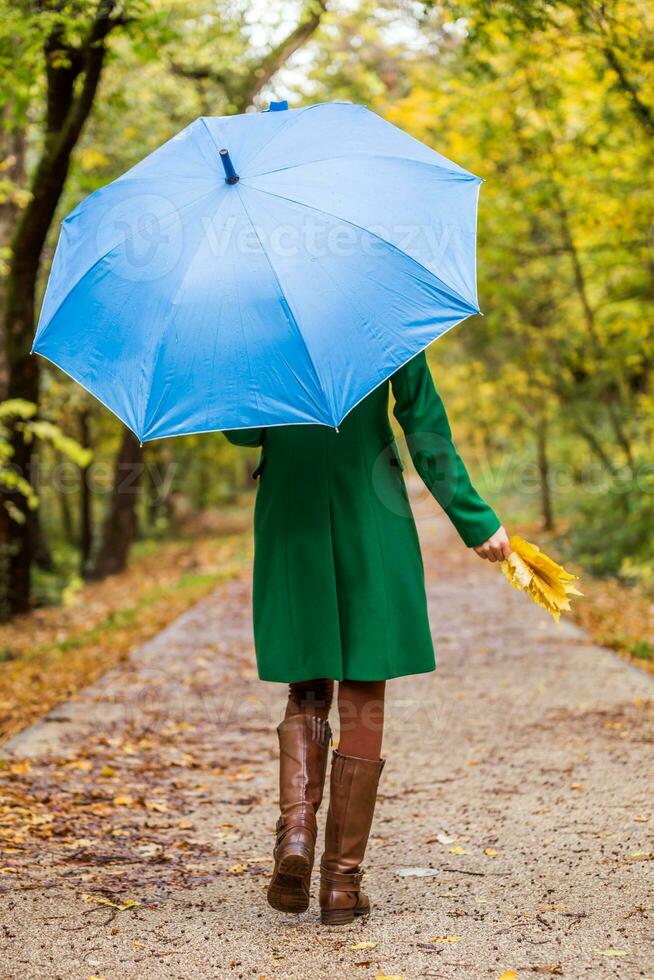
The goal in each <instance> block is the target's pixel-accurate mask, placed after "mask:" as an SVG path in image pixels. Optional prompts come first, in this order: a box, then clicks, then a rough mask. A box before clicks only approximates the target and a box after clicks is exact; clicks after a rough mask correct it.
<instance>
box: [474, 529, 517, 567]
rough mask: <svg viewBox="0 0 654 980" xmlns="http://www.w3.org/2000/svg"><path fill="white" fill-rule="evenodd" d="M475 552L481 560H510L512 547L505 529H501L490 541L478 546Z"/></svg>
mask: <svg viewBox="0 0 654 980" xmlns="http://www.w3.org/2000/svg"><path fill="white" fill-rule="evenodd" d="M475 551H476V553H477V554H478V555H479V557H480V558H485V559H486V560H487V561H504V559H505V558H508V557H509V555H510V554H511V545H510V544H509V536H508V534H507V533H506V531H505V530H504V527H499V528H498V529H497V531H496V532H495V534H493V535H491V537H490V538H489V539H488V541H484V543H483V544H478V545H477V547H476V548H475Z"/></svg>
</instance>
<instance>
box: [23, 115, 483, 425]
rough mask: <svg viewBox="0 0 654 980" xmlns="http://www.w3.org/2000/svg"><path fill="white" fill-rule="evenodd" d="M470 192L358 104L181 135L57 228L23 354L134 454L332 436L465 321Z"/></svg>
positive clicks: (472, 210)
mask: <svg viewBox="0 0 654 980" xmlns="http://www.w3.org/2000/svg"><path fill="white" fill-rule="evenodd" d="M280 110H281V111H280ZM480 183H481V180H480V178H478V177H475V176H474V175H473V174H471V173H469V172H468V171H467V170H464V169H462V168H461V167H459V166H457V164H455V163H452V162H451V161H450V160H447V159H446V158H445V157H443V156H441V155H440V154H439V153H436V152H435V151H434V150H432V149H430V148H429V147H427V146H425V145H424V144H422V143H420V142H419V141H418V140H415V139H413V138H412V137H411V136H408V135H407V134H406V133H404V132H402V131H401V130H400V129H398V128H396V127H395V126H393V125H391V124H390V123H388V122H385V121H384V120H383V119H381V118H380V117H379V116H377V115H375V114H374V113H372V112H370V111H368V110H367V109H365V108H364V107H363V106H358V105H351V104H349V103H343V102H332V103H325V104H322V105H313V106H308V107H307V108H303V109H292V110H289V109H288V108H287V105H286V103H273V104H272V105H271V110H269V111H265V112H259V113H246V114H245V115H241V116H225V117H216V118H213V117H202V118H200V119H196V121H195V122H193V123H191V125H190V126H187V127H186V128H185V129H183V130H182V131H181V132H180V133H179V134H178V135H177V136H175V137H173V138H172V139H171V140H169V141H168V142H167V143H165V144H164V145H163V146H161V147H159V149H157V150H155V151H154V152H153V153H151V154H150V155H149V156H147V157H146V158H145V159H144V160H142V161H141V162H140V163H138V164H137V165H136V166H135V167H132V169H131V170H128V171H127V173H125V174H123V176H122V177H119V178H118V179H117V180H115V181H113V183H111V184H108V185H107V186H106V187H103V188H101V189H100V190H97V191H95V193H93V194H91V195H90V196H89V197H87V198H86V199H85V200H84V201H82V203H81V204H79V205H78V207H76V208H75V210H74V211H73V212H72V213H71V214H70V215H69V216H68V217H67V218H66V219H65V220H64V221H63V223H62V226H61V234H60V237H59V242H58V245H57V250H56V253H55V257H54V262H53V266H52V271H51V273H50V279H49V282H48V286H47V290H46V294H45V298H44V301H43V307H42V310H41V316H40V319H39V325H38V329H37V333H36V338H35V342H34V350H35V351H36V352H37V353H39V354H41V355H42V356H43V357H45V358H47V359H49V360H50V361H52V362H54V363H55V364H57V365H58V366H59V367H60V368H62V369H63V370H64V371H65V372H67V374H69V375H70V376H71V377H73V378H75V380H76V381H78V382H79V383H80V384H81V385H83V386H84V387H85V388H86V389H88V391H90V392H91V393H92V394H93V395H95V397H96V398H98V399H99V400H100V401H101V402H103V403H104V404H105V405H106V406H107V407H108V408H109V409H110V410H111V411H112V412H114V413H115V414H116V415H117V416H118V417H119V418H120V419H122V420H123V422H124V423H125V424H126V425H127V426H129V428H130V429H132V430H133V432H134V433H135V434H136V435H137V436H138V438H139V439H140V440H141V441H142V442H145V441H146V440H150V439H156V438H159V437H161V436H173V435H183V434H188V433H191V432H207V431H211V430H215V429H238V428H243V427H248V426H268V425H282V424H288V423H310V422H313V423H322V424H324V425H329V426H335V427H338V425H339V423H340V422H341V421H342V419H343V418H344V417H345V416H346V415H347V413H348V412H349V411H350V410H351V409H352V408H354V406H355V405H356V404H357V403H358V402H359V401H361V399H362V398H364V397H365V395H367V394H368V393H369V392H370V391H372V389H373V388H375V387H376V386H377V385H379V384H380V383H381V382H382V381H384V380H385V379H386V378H388V377H389V376H390V375H391V374H392V373H393V372H394V371H395V370H396V369H397V368H398V367H400V366H401V365H402V364H404V363H405V362H406V361H408V360H409V359H410V358H411V357H413V356H414V355H415V354H417V353H418V352H419V351H421V350H423V349H424V348H425V347H426V346H427V345H428V344H430V343H431V342H432V341H433V340H435V339H436V338H437V337H440V336H441V335H442V334H443V333H445V331H446V330H449V329H450V328H451V327H453V326H455V324H457V323H459V322H460V321H461V320H462V319H464V318H465V317H467V316H470V315H471V314H473V313H477V312H479V307H478V305H477V291H476V281H475V242H476V214H477V200H478V194H479V185H480Z"/></svg>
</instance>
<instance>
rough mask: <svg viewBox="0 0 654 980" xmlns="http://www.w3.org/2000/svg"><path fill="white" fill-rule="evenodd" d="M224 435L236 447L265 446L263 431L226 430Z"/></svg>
mask: <svg viewBox="0 0 654 980" xmlns="http://www.w3.org/2000/svg"><path fill="white" fill-rule="evenodd" d="M223 435H224V436H225V438H226V439H227V441H228V442H231V443H232V445H234V446H261V445H263V429H224V430H223Z"/></svg>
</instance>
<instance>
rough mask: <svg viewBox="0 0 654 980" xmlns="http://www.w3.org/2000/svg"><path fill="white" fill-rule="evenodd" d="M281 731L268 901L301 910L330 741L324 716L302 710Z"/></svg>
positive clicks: (306, 893) (304, 905)
mask: <svg viewBox="0 0 654 980" xmlns="http://www.w3.org/2000/svg"><path fill="white" fill-rule="evenodd" d="M277 734H278V736H279V808H280V810H281V816H280V817H279V820H278V821H277V842H276V844H275V850H274V852H273V857H274V859H275V867H274V871H273V876H272V880H271V882H270V885H269V886H268V902H269V903H270V905H272V907H273V908H274V909H277V910H278V911H280V912H304V911H305V910H306V909H307V908H308V907H309V886H310V883H311V871H312V869H313V861H314V853H315V846H316V834H317V824H316V812H317V810H318V807H319V806H320V803H321V801H322V794H323V788H324V785H325V772H326V769H327V756H328V753H329V745H330V742H331V729H330V727H329V724H328V722H327V721H326V720H324V719H322V718H319V717H318V716H317V715H314V714H308V713H305V712H302V713H299V714H295V715H290V716H289V717H288V718H285V719H284V721H283V722H282V723H281V725H279V727H278V729H277Z"/></svg>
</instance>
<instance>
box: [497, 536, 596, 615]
mask: <svg viewBox="0 0 654 980" xmlns="http://www.w3.org/2000/svg"><path fill="white" fill-rule="evenodd" d="M510 544H511V548H512V549H513V550H512V552H511V554H510V555H509V557H508V558H506V559H505V560H504V561H503V562H502V563H501V565H500V568H501V569H502V571H503V572H504V575H505V576H506V578H507V579H508V581H509V582H510V583H511V585H512V586H513V588H514V589H520V590H521V591H523V592H526V593H527V595H529V596H530V597H531V598H532V599H533V601H534V602H535V603H536V604H537V605H539V606H542V607H543V609H546V610H547V611H548V613H550V614H551V616H553V618H554V619H555V620H556V621H557V623H558V621H559V619H560V617H561V613H562V612H566V611H567V610H568V609H570V596H571V595H583V593H582V592H580V591H579V590H578V589H577V588H576V587H575V586H574V585H573V584H572V583H573V582H576V581H577V576H576V575H572V574H571V573H570V572H567V571H566V570H565V568H563V566H562V565H559V564H557V562H555V561H554V559H552V558H549V557H548V556H547V555H546V554H545V553H544V552H543V551H541V550H540V548H539V547H538V545H536V544H532V543H531V542H530V541H525V540H524V538H521V537H519V535H517V534H514V535H513V536H512V537H511V539H510Z"/></svg>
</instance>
